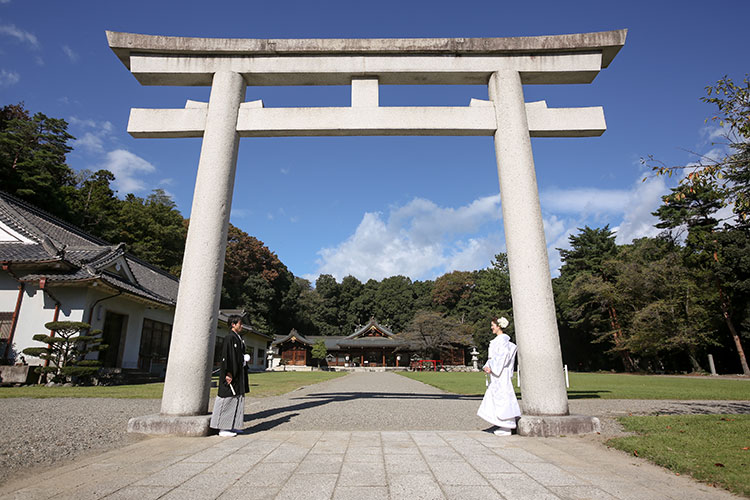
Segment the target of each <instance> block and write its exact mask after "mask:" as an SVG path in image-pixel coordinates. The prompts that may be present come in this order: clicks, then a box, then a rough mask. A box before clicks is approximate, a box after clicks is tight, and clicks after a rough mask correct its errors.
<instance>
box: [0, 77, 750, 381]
mask: <svg viewBox="0 0 750 500" xmlns="http://www.w3.org/2000/svg"><path fill="white" fill-rule="evenodd" d="M707 91H708V93H707V97H704V98H703V100H704V101H706V102H708V103H710V104H713V105H715V106H716V107H717V108H718V112H717V115H716V116H715V117H714V119H715V120H717V121H720V122H721V124H722V125H723V126H724V127H725V129H726V130H728V134H727V136H726V139H727V142H726V144H725V147H726V151H727V153H726V155H725V156H724V157H723V158H718V159H717V158H713V159H711V160H704V161H700V162H698V163H696V164H694V165H690V166H666V165H663V164H660V163H658V162H656V161H655V160H654V159H653V158H649V159H648V160H646V163H647V164H648V165H649V166H651V167H652V169H653V172H654V175H673V174H677V175H678V177H680V178H681V181H680V183H679V185H678V186H677V187H675V188H673V189H672V191H671V193H670V194H669V195H667V196H665V197H664V204H663V205H662V206H661V207H659V209H658V210H657V211H656V212H655V215H656V216H657V217H658V219H659V223H658V225H657V227H658V228H660V229H662V233H661V234H660V235H659V236H658V237H656V238H642V239H638V240H635V241H633V242H632V243H629V244H626V245H617V244H616V243H615V234H614V233H613V232H612V231H611V230H610V229H609V227H608V226H605V227H603V228H590V227H584V228H580V229H579V230H578V233H576V234H574V235H572V236H570V248H569V249H562V250H560V253H561V257H562V261H563V266H562V268H561V270H560V276H559V277H557V278H555V279H554V280H553V290H554V294H555V303H556V308H557V315H558V325H559V330H560V340H561V345H562V349H563V360H564V362H565V363H566V364H568V365H569V366H570V367H571V369H574V370H624V371H648V372H680V371H697V370H706V369H707V368H708V366H707V354H709V353H711V354H713V356H714V358H715V359H716V363H717V368H718V369H719V371H720V372H724V373H727V372H728V373H739V372H744V373H745V374H750V370H749V369H748V366H747V361H746V358H745V355H744V352H743V343H744V344H746V343H747V339H748V337H750V333H748V332H749V331H750V217H749V214H748V210H749V209H750V146H749V145H750V82H749V81H748V79H747V78H746V79H745V80H744V82H743V84H742V85H739V84H735V83H733V82H732V81H731V80H729V79H728V78H724V79H722V80H720V81H719V82H718V83H717V84H716V85H715V86H712V87H708V88H707ZM72 139H73V137H72V136H71V135H70V134H69V133H68V132H67V123H66V122H65V121H64V120H61V119H55V118H49V117H47V116H45V115H44V114H42V113H35V114H33V115H32V114H31V113H30V112H29V111H27V110H26V109H25V108H24V105H23V104H22V103H21V104H15V105H7V106H5V107H3V108H2V109H0V180H2V184H1V186H2V187H0V189H2V190H3V191H6V192H8V193H10V194H13V195H15V196H17V197H19V198H21V199H24V200H26V201H29V202H31V203H33V204H34V205H36V206H38V207H40V208H42V209H44V210H47V211H49V212H50V213H53V214H54V215H56V216H58V217H60V218H62V219H64V220H66V221H68V222H70V223H72V224H75V225H77V226H79V227H81V228H82V229H84V230H85V231H87V232H89V233H91V234H93V235H95V236H97V237H100V238H102V239H103V240H106V241H109V242H112V243H119V242H124V243H126V244H127V246H128V250H129V251H130V252H131V253H132V254H134V255H135V256H137V257H140V258H142V259H144V260H147V261H149V262H151V263H152V264H155V265H157V266H160V267H162V268H164V269H165V270H168V271H169V272H172V273H174V274H177V275H179V270H180V264H181V261H182V253H183V251H184V244H185V235H186V232H187V227H188V223H189V221H188V220H186V219H184V218H183V217H182V215H181V214H180V212H179V211H178V210H177V208H176V206H175V204H174V202H173V201H172V200H171V198H170V197H169V196H167V195H166V194H165V193H164V192H163V191H161V190H154V191H153V192H152V193H151V194H150V195H148V196H147V197H145V198H140V197H137V196H135V195H133V194H127V195H125V196H124V197H122V198H120V197H118V196H117V195H116V193H115V192H114V191H113V190H112V188H111V183H112V182H113V181H114V179H115V177H114V175H113V174H112V173H111V172H109V171H107V170H99V171H97V172H89V171H84V172H74V171H73V170H72V169H71V168H70V167H69V166H68V165H67V164H66V159H65V157H66V154H67V153H68V152H70V150H71V148H70V146H69V145H68V142H69V141H70V140H72ZM720 214H725V215H723V216H721V215H720ZM221 306H222V307H224V308H240V309H244V310H246V311H247V315H248V316H247V317H248V320H249V322H250V323H251V324H252V325H253V326H254V327H255V328H257V329H259V330H261V331H264V332H267V333H272V334H286V333H288V332H289V330H290V329H291V328H295V329H297V330H298V331H300V332H303V333H304V334H306V335H307V334H310V335H349V334H351V333H352V332H353V331H354V330H355V329H356V327H357V325H360V324H364V323H366V322H367V321H368V320H369V319H370V317H375V318H376V319H377V320H378V321H379V322H380V323H381V324H384V325H386V326H388V327H389V328H390V329H391V330H392V331H394V332H395V333H400V334H402V335H404V336H405V337H415V338H416V337H419V338H422V339H425V338H427V339H428V340H425V342H426V349H432V348H435V349H436V348H437V346H438V344H440V343H441V342H456V341H458V342H464V343H467V344H473V345H476V347H477V348H478V349H479V350H480V352H481V353H482V354H484V353H485V352H486V346H487V344H488V343H489V340H490V339H491V335H492V334H491V332H490V329H489V320H490V318H491V317H493V316H501V315H504V316H507V317H510V318H512V303H511V293H510V279H509V274H508V264H507V259H506V256H505V255H504V254H498V255H496V256H495V259H494V260H493V261H492V262H490V263H488V266H487V267H486V268H485V269H481V270H477V271H452V272H449V273H446V274H444V275H443V276H440V277H438V278H436V279H435V280H427V281H412V280H411V279H410V278H408V277H405V276H391V277H388V278H385V279H383V280H381V281H376V280H372V279H371V280H369V281H367V282H365V283H363V282H361V281H359V280H358V279H357V278H355V277H353V276H347V277H345V278H344V279H343V280H342V281H341V282H337V281H336V279H334V277H333V276H331V275H326V274H324V275H321V276H319V277H318V279H317V280H316V281H315V283H314V284H313V283H310V282H309V281H307V280H305V279H302V278H299V277H296V276H294V275H293V274H292V272H291V271H289V269H287V267H286V266H285V265H284V264H283V263H282V262H281V261H280V260H279V258H278V257H277V256H276V254H274V253H273V252H272V251H270V250H269V249H268V248H267V247H266V246H265V245H264V244H263V242H261V241H259V240H258V239H256V238H255V237H253V236H251V235H248V234H247V233H245V232H243V231H242V230H240V229H238V228H236V227H234V226H231V225H230V228H229V236H228V242H227V254H226V261H225V270H224V283H223V287H222V296H221ZM425 332H432V335H429V336H427V337H426V336H425ZM508 333H510V334H511V336H512V335H513V329H512V323H511V327H510V328H509V329H508ZM431 342H432V343H434V344H435V345H431V344H430V343H431Z"/></svg>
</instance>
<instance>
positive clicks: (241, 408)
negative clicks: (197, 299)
mask: <svg viewBox="0 0 750 500" xmlns="http://www.w3.org/2000/svg"><path fill="white" fill-rule="evenodd" d="M227 325H228V326H229V335H227V337H226V338H225V339H224V350H223V352H222V358H221V368H220V370H219V393H218V394H217V396H216V402H215V403H214V412H213V415H211V427H212V428H214V429H219V436H224V437H234V436H236V435H237V434H238V433H242V426H243V424H244V416H245V393H247V392H248V390H249V387H250V386H249V384H248V379H247V366H246V362H245V342H244V341H243V340H242V317H241V316H237V315H232V316H230V317H229V319H228V320H227Z"/></svg>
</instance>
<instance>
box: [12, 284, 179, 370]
mask: <svg viewBox="0 0 750 500" xmlns="http://www.w3.org/2000/svg"><path fill="white" fill-rule="evenodd" d="M50 291H51V292H52V294H53V295H54V296H55V297H56V298H57V299H58V300H59V301H60V303H61V307H60V313H59V315H58V321H84V322H90V323H91V327H92V328H93V329H101V328H102V327H103V326H104V319H105V318H106V316H107V311H112V312H116V313H118V314H123V315H125V316H126V318H127V319H126V325H125V328H124V332H123V333H124V335H125V344H124V351H123V353H122V367H123V368H137V366H138V350H139V348H140V343H141V331H142V329H143V320H144V318H148V319H152V320H154V321H160V322H162V323H168V324H170V325H171V324H172V323H173V319H174V309H170V310H164V309H152V308H149V307H147V306H146V305H145V304H143V303H141V302H136V301H134V300H132V299H129V298H128V297H127V296H122V295H120V296H116V297H112V296H113V295H114V294H113V293H112V292H111V291H110V292H104V291H100V289H97V288H96V287H88V288H83V287H54V286H53V287H50ZM110 297H112V298H110ZM17 298H18V282H17V281H15V280H14V279H13V278H11V277H10V276H9V275H8V273H6V272H2V271H0V311H3V312H12V311H13V310H14V309H15V306H16V300H17ZM100 299H104V300H100ZM97 301H99V302H97ZM95 303H96V305H95V306H94V304H95ZM92 306H94V310H93V316H92V317H89V314H91V307H92ZM54 315H55V303H54V301H53V300H52V299H51V298H50V297H49V296H48V295H47V294H45V293H44V292H43V291H42V290H40V289H39V287H38V286H36V285H32V284H29V283H27V284H26V287H25V289H24V294H23V298H22V301H21V309H20V311H19V315H18V323H17V325H16V331H15V334H14V336H13V344H14V348H15V350H16V352H17V353H19V354H20V353H21V352H22V351H23V350H24V349H25V348H27V347H41V346H42V345H41V344H40V343H39V342H36V341H35V340H33V338H32V337H33V336H34V335H36V334H37V333H49V331H48V330H46V329H45V328H44V324H45V323H48V322H50V321H52V320H53V319H54ZM24 357H25V358H26V361H27V362H28V363H29V364H30V365H38V364H42V363H43V361H42V360H41V359H39V358H35V357H31V356H26V355H24Z"/></svg>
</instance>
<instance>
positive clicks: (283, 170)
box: [280, 167, 289, 175]
mask: <svg viewBox="0 0 750 500" xmlns="http://www.w3.org/2000/svg"><path fill="white" fill-rule="evenodd" d="M280 172H281V173H282V174H284V175H289V169H288V168H286V167H285V168H282V169H281V170H280Z"/></svg>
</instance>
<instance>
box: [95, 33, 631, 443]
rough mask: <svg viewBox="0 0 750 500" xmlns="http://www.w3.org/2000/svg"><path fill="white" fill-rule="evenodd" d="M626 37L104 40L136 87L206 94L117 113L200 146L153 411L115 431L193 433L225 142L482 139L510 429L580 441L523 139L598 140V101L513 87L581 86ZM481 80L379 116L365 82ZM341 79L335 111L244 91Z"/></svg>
mask: <svg viewBox="0 0 750 500" xmlns="http://www.w3.org/2000/svg"><path fill="white" fill-rule="evenodd" d="M625 37H626V30H618V31H607V32H600V33H581V34H571V35H558V36H536V37H518V38H431V39H425V38H423V39H278V40H259V39H219V38H186V37H166V36H150V35H140V34H130V33H117V32H109V31H108V32H107V39H108V41H109V46H110V47H111V48H112V50H113V51H114V52H115V54H116V55H117V56H118V57H119V58H120V60H121V61H122V62H123V64H125V66H126V67H127V68H128V69H129V70H130V71H131V72H132V73H133V75H134V76H135V78H136V79H137V80H138V81H139V82H140V83H141V84H143V85H183V86H185V85H187V86H190V85H195V86H198V85H201V86H211V94H210V99H209V102H208V103H207V104H206V103H198V102H193V101H188V103H187V105H186V107H185V109H132V110H131V113H130V121H129V124H128V132H129V133H130V134H131V135H132V136H133V137H203V144H202V148H201V153H200V161H199V164H198V174H197V179H196V184H195V193H194V196H193V205H192V210H191V215H190V227H189V230H188V235H187V243H186V247H185V257H184V261H183V265H182V275H181V278H180V288H179V293H178V297H177V309H176V312H175V320H174V326H173V335H172V342H171V345H170V350H169V363H168V366H167V374H166V380H165V385H164V394H163V398H162V406H161V413H160V414H159V415H154V416H147V417H139V418H137V419H133V420H131V422H130V423H129V425H128V428H129V430H131V431H135V432H147V433H169V434H184V435H202V434H205V433H207V431H208V417H207V412H208V399H209V382H210V377H211V361H212V357H213V350H214V343H215V337H216V320H217V314H218V307H219V296H220V291H221V280H222V274H223V268H224V255H225V251H226V239H227V227H228V223H229V213H230V209H231V206H232V193H233V189H234V178H235V170H236V164H237V150H238V147H239V139H240V137H279V136H283V137H287V136H353V135H375V136H378V135H484V136H494V138H495V152H496V157H497V170H498V176H499V180H500V194H501V200H502V211H503V223H504V227H505V238H506V245H507V254H508V267H509V271H510V281H511V293H512V298H513V319H514V322H515V329H516V335H517V343H518V349H519V359H520V360H521V361H522V363H523V367H524V374H523V377H522V379H521V380H522V382H521V384H522V387H521V390H522V394H523V400H522V408H523V412H524V417H523V418H522V419H521V421H520V422H519V433H520V434H524V435H559V434H566V433H567V434H569V433H575V432H590V431H593V430H596V429H597V428H598V425H599V423H598V420H597V419H595V418H591V417H583V416H571V415H569V412H568V399H567V393H566V389H565V380H564V376H563V368H562V356H561V352H560V342H559V338H558V331H557V323H556V317H555V306H554V301H553V296H552V285H551V280H550V273H549V265H548V259H547V247H546V242H545V237H544V228H543V225H542V215H541V209H540V205H539V194H538V190H537V182H536V173H535V169H534V159H533V156H532V151H531V140H530V138H531V137H584V136H598V135H601V134H602V133H604V131H605V129H606V125H605V121H604V112H603V110H602V108H601V107H591V108H558V109H551V108H547V106H546V104H545V102H544V101H541V102H533V103H526V102H525V101H524V96H523V85H524V84H561V83H565V84H572V83H591V81H592V80H593V79H594V78H595V77H596V75H597V74H598V73H599V71H600V70H601V69H602V68H606V67H607V66H608V65H609V63H610V62H611V61H612V59H613V58H614V57H615V55H616V54H617V52H618V51H619V50H620V48H621V47H622V46H623V44H624V43H625ZM404 84H473V85H477V84H481V85H488V91H489V100H487V101H485V100H476V99H472V100H471V103H469V105H468V106H464V107H380V106H379V100H378V88H379V86H380V85H404ZM248 85H249V86H265V85H351V96H352V97H351V107H326V108H264V107H263V103H262V101H253V102H243V101H244V99H245V91H246V87H247V86H248Z"/></svg>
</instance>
